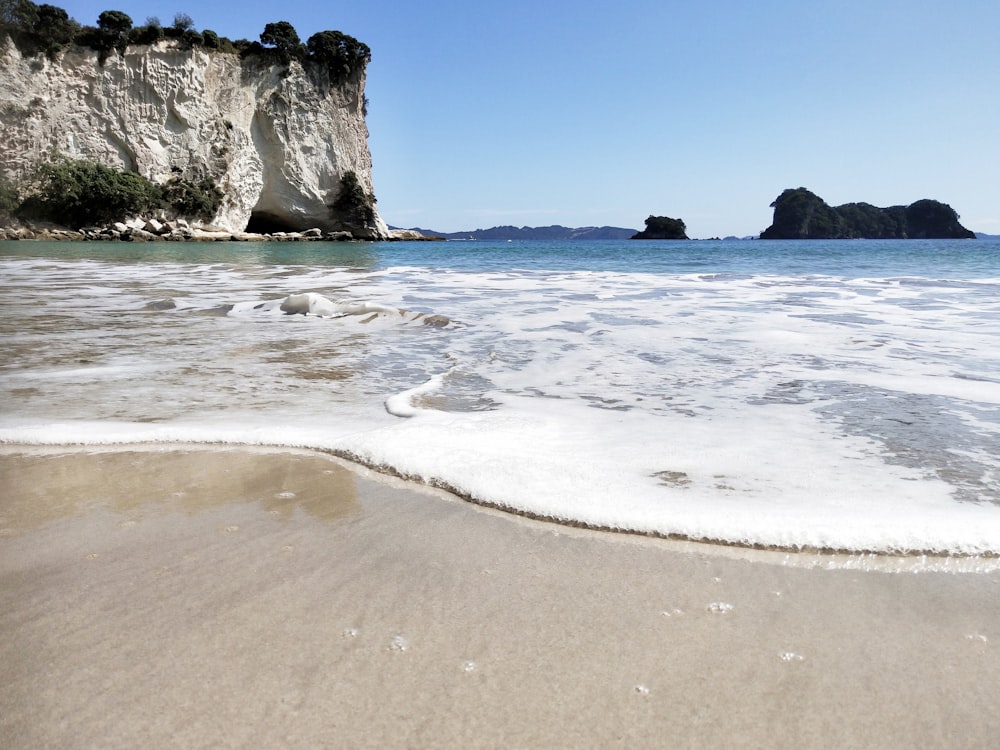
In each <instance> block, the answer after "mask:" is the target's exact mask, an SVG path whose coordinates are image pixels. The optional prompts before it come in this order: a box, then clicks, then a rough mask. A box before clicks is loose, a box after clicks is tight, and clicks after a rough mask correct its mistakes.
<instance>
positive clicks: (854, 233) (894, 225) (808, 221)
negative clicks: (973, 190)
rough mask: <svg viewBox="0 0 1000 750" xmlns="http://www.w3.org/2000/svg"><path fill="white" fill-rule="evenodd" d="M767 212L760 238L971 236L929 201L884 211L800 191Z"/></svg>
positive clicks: (786, 195)
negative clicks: (769, 215)
mask: <svg viewBox="0 0 1000 750" xmlns="http://www.w3.org/2000/svg"><path fill="white" fill-rule="evenodd" d="M771 208H773V209H774V218H773V220H772V223H771V226H769V227H768V228H767V229H765V230H764V231H763V232H762V233H761V235H760V238H761V239H762V240H792V239H795V240H809V239H817V240H818V239H873V240H880V239H974V238H975V234H974V233H973V232H971V231H969V230H968V229H966V228H965V227H963V226H962V225H961V224H960V223H959V221H958V219H959V216H958V214H957V213H956V212H955V210H954V209H953V208H952V207H951V206H949V205H947V204H946V203H940V202H939V201H935V200H930V199H924V200H919V201H917V202H915V203H911V204H910V205H909V206H890V207H889V208H878V207H877V206H873V205H871V204H870V203H845V204H844V205H842V206H835V207H834V206H829V205H827V203H826V201H824V200H823V199H822V198H820V197H819V196H818V195H816V194H814V193H812V192H810V191H809V190H807V189H806V188H804V187H800V188H795V189H791V188H789V189H788V190H785V191H784V192H782V194H781V195H779V196H778V197H777V199H775V201H774V203H772V204H771Z"/></svg>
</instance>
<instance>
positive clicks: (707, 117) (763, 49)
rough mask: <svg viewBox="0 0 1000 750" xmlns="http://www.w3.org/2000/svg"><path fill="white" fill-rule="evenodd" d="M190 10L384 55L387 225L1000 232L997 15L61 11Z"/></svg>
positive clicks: (720, 0)
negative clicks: (777, 219)
mask: <svg viewBox="0 0 1000 750" xmlns="http://www.w3.org/2000/svg"><path fill="white" fill-rule="evenodd" d="M54 4H56V5H61V6H62V7H64V8H66V10H67V11H68V12H69V14H70V15H71V16H73V17H74V18H75V19H77V20H78V21H80V22H81V23H90V24H93V23H95V22H96V19H97V16H98V14H99V13H100V12H101V11H102V10H109V9H110V10H123V11H125V12H126V13H128V14H129V15H130V16H132V18H133V20H134V21H135V22H136V24H140V23H143V22H144V21H145V19H146V18H147V17H149V16H157V17H159V18H160V20H161V21H162V22H163V23H164V24H169V23H170V22H171V21H172V20H173V17H174V14H175V13H177V12H184V13H187V14H188V15H190V16H191V17H192V18H193V19H194V22H195V26H196V27H197V28H198V29H206V28H210V29H213V30H215V31H216V32H218V33H219V34H220V35H223V36H228V37H230V38H232V39H237V38H247V39H257V38H258V37H259V35H260V32H261V31H262V30H263V28H264V25H265V24H266V23H269V22H271V21H281V20H284V21H289V22H290V23H291V24H292V25H293V26H294V27H295V28H296V30H297V31H298V32H299V36H300V37H302V39H303V40H304V39H306V38H308V37H309V36H310V35H312V34H313V33H315V32H317V31H322V30H324V29H337V30H340V31H343V32H345V33H347V34H350V35H352V36H355V37H357V38H358V39H360V40H361V41H363V42H365V43H366V44H368V45H369V46H370V47H371V48H372V63H371V65H370V66H369V68H368V87H367V94H368V97H369V99H370V102H371V103H370V106H369V114H368V127H369V130H370V133H371V135H370V139H369V143H370V146H371V151H372V158H373V161H374V181H375V192H376V195H377V197H378V207H379V212H380V213H381V214H382V216H383V218H385V220H386V221H388V222H389V223H390V224H393V225H395V226H404V227H412V226H420V227H424V228H430V229H436V230H439V231H460V230H464V229H476V228H485V227H490V226H494V225H498V224H514V225H517V226H522V225H529V226H540V225H547V224H564V225H566V226H591V225H613V226H625V227H636V228H641V227H642V226H643V222H644V219H645V218H646V217H647V216H648V215H650V214H656V215H665V216H671V217H674V218H681V219H683V220H684V221H685V222H686V224H687V227H688V234H689V235H690V236H692V237H712V236H725V235H739V236H743V235H749V234H756V233H758V232H760V231H761V230H762V229H764V228H765V227H766V226H767V225H768V224H769V223H770V219H771V209H770V208H769V204H770V203H771V202H772V201H773V200H774V199H775V198H776V197H777V195H778V194H779V193H780V192H781V191H782V190H783V189H785V188H788V187H799V186H804V187H807V188H809V189H811V190H812V191H813V192H815V193H817V194H818V195H820V196H821V197H822V198H824V199H825V200H826V201H827V202H828V203H830V204H833V205H837V204H840V203H846V202H850V201H866V202H868V203H873V204H875V205H877V206H888V205H896V204H908V203H911V202H913V201H915V200H919V199H921V198H935V199H937V200H941V201H944V202H946V203H949V204H950V205H951V206H952V207H953V208H954V209H955V210H956V211H958V212H959V213H960V214H961V217H962V223H963V224H965V225H966V226H967V227H969V228H970V229H973V230H976V231H981V232H988V233H993V234H1000V43H998V42H997V35H998V32H1000V3H998V2H996V0H954V2H951V3H944V2H941V1H940V0H936V1H935V2H927V1H925V0H841V1H840V2H827V1H823V0H815V1H813V2H802V0H796V1H792V0H760V1H759V2H749V0H741V1H736V0H701V1H700V2H692V1H691V0H687V1H686V2H672V1H671V0H618V1H617V2H598V0H576V1H575V2H569V1H568V0H504V2H497V1H496V0H477V2H471V1H470V0H461V1H458V0H441V1H440V2H424V3H422V2H418V1H417V0H411V1H409V2H404V1H402V0H394V1H393V2H388V1H387V0H353V2H350V3H329V4H327V3H322V4H321V3H317V2H311V1H307V0H284V2H281V3H280V4H279V3H273V2H269V3H265V2H256V1H255V0H244V1H243V2H230V1H229V0H222V1H221V2H202V3H201V4H200V5H196V4H194V3H192V2H191V0H167V1H166V2H164V1H163V0H149V1H147V2H131V1H128V2H125V1H117V2H116V0H103V1H102V2H67V1H65V0H64V1H63V2H59V0H54Z"/></svg>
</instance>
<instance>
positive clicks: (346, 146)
mask: <svg viewBox="0 0 1000 750" xmlns="http://www.w3.org/2000/svg"><path fill="white" fill-rule="evenodd" d="M0 44H2V48H0V77H2V79H3V81H4V83H3V86H2V87H0V170H2V172H3V173H4V174H6V175H7V177H9V178H10V179H12V180H14V181H19V180H23V179H25V178H26V177H28V176H29V175H30V174H31V173H32V171H33V170H34V168H35V166H36V165H37V164H38V163H40V162H43V161H46V160H48V159H50V158H51V157H52V155H53V154H62V155H65V156H69V157H73V158H88V159H94V160H97V161H99V162H101V163H103V164H105V165H107V166H111V167H116V168H121V169H126V170H132V171H136V172H138V173H139V174H141V175H143V176H145V177H147V178H148V179H150V180H152V181H153V182H156V183H163V182H165V181H166V180H167V179H169V178H170V177H171V176H172V175H174V174H177V173H178V172H179V173H180V174H182V175H183V176H184V177H187V178H190V179H201V178H205V177H210V178H212V179H214V180H215V182H216V184H217V185H218V186H219V188H221V189H222V191H223V193H224V195H225V198H224V200H223V203H222V206H221V208H220V210H219V212H218V214H217V215H216V216H215V217H214V218H213V219H212V220H211V221H210V222H207V223H206V227H215V228H217V229H219V230H222V231H226V232H244V231H246V230H247V229H248V228H249V229H250V230H256V231H261V232H277V231H303V230H306V229H312V228H318V229H320V230H321V231H322V232H323V233H327V232H332V231H338V230H343V229H345V227H344V226H342V225H341V224H340V223H339V222H338V221H337V220H336V219H335V218H334V217H333V215H332V213H331V210H330V208H329V207H330V205H331V204H332V203H333V202H334V200H335V199H336V197H337V194H338V191H339V189H340V185H341V180H342V178H343V177H344V175H345V174H347V173H348V172H354V173H355V175H356V176H357V180H358V183H359V184H360V186H361V187H362V189H363V190H364V191H366V192H367V193H369V194H373V193H374V190H373V188H372V169H371V154H370V152H369V150H368V128H367V125H366V124H365V114H364V110H365V97H364V86H365V74H364V70H360V71H357V72H355V73H354V74H353V75H352V76H351V77H350V78H349V79H348V80H347V81H346V82H345V83H343V84H340V85H331V83H330V80H329V74H328V72H327V71H325V70H323V69H322V67H321V66H316V65H312V64H310V63H308V62H307V63H306V64H305V67H303V65H302V64H300V63H299V62H297V61H292V62H291V63H290V64H288V65H273V64H265V63H263V62H260V61H256V62H255V61H254V59H253V58H250V59H248V60H241V59H240V57H239V56H238V55H236V54H227V53H223V52H219V51H216V50H207V49H204V48H194V49H184V48H182V47H181V45H180V44H179V43H178V42H177V41H176V40H165V41H161V42H158V43H156V44H153V45H134V46H129V47H128V48H127V49H126V50H125V52H124V54H122V55H116V54H112V55H111V56H109V57H108V59H107V60H106V61H105V62H104V64H103V65H101V64H100V62H99V60H98V53H97V52H95V51H93V50H90V49H87V48H83V47H70V48H68V49H67V50H66V51H64V52H63V53H61V54H60V55H59V56H58V57H57V58H56V59H55V60H54V61H53V60H49V59H48V58H46V57H44V56H37V57H25V56H23V55H22V54H21V52H19V51H18V49H17V47H16V46H15V45H14V44H13V42H12V41H11V40H10V39H3V38H0ZM351 231H352V233H353V235H354V236H355V237H358V238H361V239H381V238H385V237H388V236H389V231H388V227H387V226H386V225H385V223H384V222H383V221H382V219H381V218H380V217H379V216H378V214H377V213H374V218H373V219H372V220H371V221H370V222H369V223H368V225H366V226H363V227H352V228H351Z"/></svg>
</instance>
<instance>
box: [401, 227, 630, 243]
mask: <svg viewBox="0 0 1000 750" xmlns="http://www.w3.org/2000/svg"><path fill="white" fill-rule="evenodd" d="M389 229H390V230H392V231H397V232H398V231H408V232H417V233H418V234H420V235H423V236H424V237H440V238H441V239H445V240H626V239H628V238H629V237H631V236H632V235H633V234H635V231H636V230H634V229H626V228H623V227H564V226H561V225H559V224H553V225H552V226H547V227H515V226H499V227H490V228H489V229H471V230H468V231H464V232H437V231H435V230H433V229H421V228H419V227H413V228H410V229H406V230H400V229H398V228H396V227H389Z"/></svg>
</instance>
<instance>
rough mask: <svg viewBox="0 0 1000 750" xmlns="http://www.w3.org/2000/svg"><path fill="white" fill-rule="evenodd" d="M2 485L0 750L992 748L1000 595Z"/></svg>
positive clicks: (947, 576)
mask: <svg viewBox="0 0 1000 750" xmlns="http://www.w3.org/2000/svg"><path fill="white" fill-rule="evenodd" d="M0 478H2V479H3V486H4V487H5V488H7V489H5V492H4V499H3V501H2V505H0V583H2V585H0V634H2V635H3V638H2V639H0V659H2V660H3V663H4V664H5V665H6V671H7V675H6V679H5V680H4V681H3V682H2V684H0V745H3V746H60V747H84V746H102V747H112V748H113V747H135V746H139V745H147V746H148V745H153V746H159V747H170V746H175V747H185V746H188V747H189V746H208V745H211V746H218V747H241V746H249V745H256V746H284V747H314V746H324V745H325V746H342V747H360V746H364V747H531V748H535V747H538V748H541V747H580V746H617V747H626V746H627V747H662V746H666V745H668V744H670V743H671V742H673V743H680V744H683V745H686V746H695V745H709V744H715V745H717V746H723V747H725V746H756V747H761V746H772V747H774V746H796V747H835V746H855V747H857V746H879V747H913V746H921V745H926V744H931V745H935V746H962V747H989V746H991V745H992V742H993V741H994V740H995V736H996V734H997V732H998V731H1000V718H998V717H997V716H996V715H995V710H994V704H995V695H994V692H995V685H996V676H997V674H1000V652H998V651H997V646H998V644H1000V596H997V594H998V593H1000V572H998V571H996V570H992V571H987V572H964V573H956V572H940V571H932V570H926V569H925V570H923V571H921V572H919V574H911V573H898V572H888V571H886V570H879V569H865V570H857V569H850V568H845V567H839V568H832V569H831V568H828V567H826V565H825V562H830V558H835V557H836V556H823V555H810V554H808V553H804V554H802V555H801V556H799V557H798V562H796V561H795V560H787V559H786V558H788V557H795V555H794V553H788V554H785V553H774V552H763V551H754V550H740V551H738V553H731V551H726V552H724V553H720V550H718V549H709V548H708V546H707V545H702V544H698V543H693V542H673V541H670V540H663V539H657V538H650V537H641V536H636V535H630V534H609V533H607V532H600V531H590V530H586V529H577V528H573V527H565V526H559V525H555V524H550V523H544V522H539V521H533V520H529V519H525V518H521V517H516V516H510V515H507V514H505V513H502V512H500V511H494V510H489V509H484V508H481V507H479V506H475V505H472V504H470V503H467V502H465V501H462V500H459V499H456V498H454V497H451V496H449V495H447V494H446V493H444V492H442V491H438V490H434V489H431V488H424V487H419V486H417V487H414V486H413V485H410V484H408V483H405V482H403V481H401V480H396V479H393V478H388V477H385V476H382V475H378V474H376V473H375V472H373V471H371V470H367V469H364V468H359V467H356V466H351V465H349V464H348V463H347V462H345V461H343V460H340V459H336V458H333V457H331V456H329V455H326V454H322V453H317V452H315V451H304V450H294V449H287V450H285V449H271V448H266V449H265V448H245V447H234V446H226V447H211V446H210V447H206V446H197V447H195V446H173V445H171V446H147V447H139V446H100V447H93V448H84V449H80V448H75V447H74V448H68V447H64V446H62V447H44V448H41V447H38V448H36V447H31V448H25V449H24V450H22V451H18V450H17V449H15V448H14V446H4V447H3V449H2V450H0ZM824 561H825V562H824Z"/></svg>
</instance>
